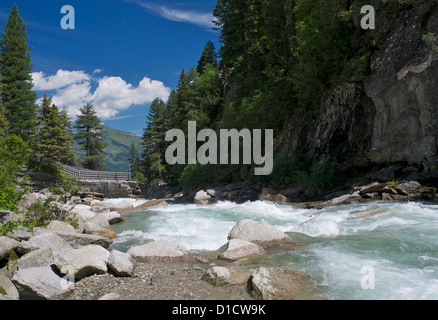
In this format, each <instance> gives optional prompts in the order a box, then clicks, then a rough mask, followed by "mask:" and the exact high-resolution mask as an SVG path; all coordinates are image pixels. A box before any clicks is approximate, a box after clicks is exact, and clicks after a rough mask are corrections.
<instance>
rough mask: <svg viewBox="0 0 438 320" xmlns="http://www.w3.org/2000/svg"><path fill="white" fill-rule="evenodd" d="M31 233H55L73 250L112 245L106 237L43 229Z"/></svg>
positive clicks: (35, 229)
mask: <svg viewBox="0 0 438 320" xmlns="http://www.w3.org/2000/svg"><path fill="white" fill-rule="evenodd" d="M33 232H34V234H35V235H39V234H44V233H55V234H57V235H58V236H59V237H61V238H62V239H63V240H65V241H66V242H67V243H68V244H70V245H71V246H72V247H73V248H78V247H79V246H87V245H90V244H96V245H99V246H102V247H104V248H107V247H108V246H109V245H110V244H112V243H113V240H112V239H110V238H108V237H104V236H98V235H93V234H83V233H77V232H65V231H53V230H47V229H43V228H34V229H33Z"/></svg>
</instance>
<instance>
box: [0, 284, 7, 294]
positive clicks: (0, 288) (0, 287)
mask: <svg viewBox="0 0 438 320" xmlns="http://www.w3.org/2000/svg"><path fill="white" fill-rule="evenodd" d="M0 294H3V295H5V296H7V295H8V293H7V292H6V290H5V289H4V288H3V287H2V286H0Z"/></svg>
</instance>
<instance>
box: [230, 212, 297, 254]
mask: <svg viewBox="0 0 438 320" xmlns="http://www.w3.org/2000/svg"><path fill="white" fill-rule="evenodd" d="M228 239H229V240H232V239H241V240H246V241H249V242H252V243H255V244H256V245H258V246H260V247H262V248H263V249H267V250H271V249H284V250H292V249H298V248H302V247H304V245H303V244H301V243H298V242H297V241H295V240H293V239H291V238H290V237H289V236H288V235H287V234H285V233H284V232H283V231H281V230H279V229H277V228H275V227H273V226H271V225H270V224H269V223H266V222H264V221H253V220H249V219H244V220H241V221H239V222H238V223H237V224H236V225H235V226H234V227H233V229H231V231H230V233H229V234H228Z"/></svg>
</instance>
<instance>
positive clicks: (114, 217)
mask: <svg viewBox="0 0 438 320" xmlns="http://www.w3.org/2000/svg"><path fill="white" fill-rule="evenodd" d="M100 215H101V216H102V217H104V218H105V219H106V220H107V221H108V223H109V224H116V223H120V222H123V221H125V219H124V218H123V217H122V215H121V214H120V213H118V212H116V211H112V212H103V213H100Z"/></svg>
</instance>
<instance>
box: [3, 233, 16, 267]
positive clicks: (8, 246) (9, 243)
mask: <svg viewBox="0 0 438 320" xmlns="http://www.w3.org/2000/svg"><path fill="white" fill-rule="evenodd" d="M19 244H20V243H19V242H18V241H17V240H14V239H11V238H9V237H4V236H2V237H0V261H1V260H3V259H7V258H8V257H9V254H10V253H11V251H12V250H14V249H15V248H17V247H18V246H19Z"/></svg>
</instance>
